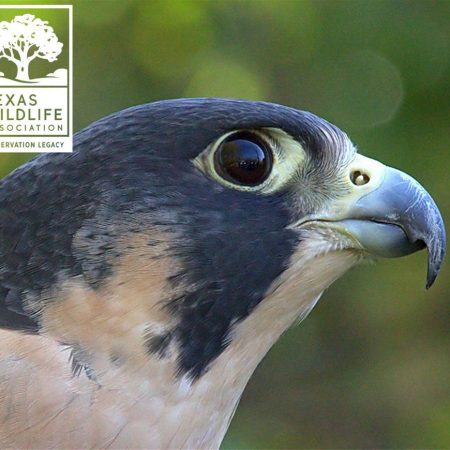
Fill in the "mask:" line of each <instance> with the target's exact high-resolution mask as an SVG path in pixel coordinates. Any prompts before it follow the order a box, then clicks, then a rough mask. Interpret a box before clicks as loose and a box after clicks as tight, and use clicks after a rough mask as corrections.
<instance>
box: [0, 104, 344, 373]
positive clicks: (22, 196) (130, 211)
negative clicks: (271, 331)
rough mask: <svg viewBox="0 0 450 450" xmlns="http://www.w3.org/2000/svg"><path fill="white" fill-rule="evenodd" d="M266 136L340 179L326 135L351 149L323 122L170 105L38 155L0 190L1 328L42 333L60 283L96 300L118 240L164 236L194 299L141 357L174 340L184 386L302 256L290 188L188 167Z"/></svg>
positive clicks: (271, 110) (256, 109) (173, 305)
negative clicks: (288, 141)
mask: <svg viewBox="0 0 450 450" xmlns="http://www.w3.org/2000/svg"><path fill="white" fill-rule="evenodd" d="M261 127H275V128H280V129H282V130H284V131H285V132H287V133H288V134H290V135H291V136H293V137H294V138H295V139H297V140H298V141H299V142H301V143H302V144H303V146H304V148H305V149H306V151H308V152H309V153H310V154H311V157H312V158H313V159H314V160H315V161H316V163H317V164H318V165H319V166H320V165H321V164H322V165H323V166H326V165H328V166H329V167H334V166H335V165H336V161H337V160H338V159H339V158H340V157H341V155H340V153H339V152H340V149H339V146H338V145H336V146H331V145H330V141H329V137H327V135H326V134H324V131H325V132H326V133H328V135H331V136H332V137H333V138H334V139H336V140H337V141H339V140H341V141H342V142H344V141H345V139H346V137H345V135H344V134H343V133H342V132H340V131H339V130H338V129H337V128H335V127H334V126H332V125H330V124H329V123H327V122H326V121H324V120H322V119H320V118H318V117H316V116H314V115H312V114H310V113H306V112H301V111H297V110H294V109H291V108H287V107H282V106H279V105H274V104H269V103H261V102H249V101H237V100H223V99H192V100H189V99H187V100H173V101H165V102H157V103H153V104H148V105H142V106H138V107H134V108H130V109H127V110H124V111H121V112H119V113H117V114H113V115H111V116H109V117H106V118H104V119H102V120H99V121H98V122H96V123H94V124H92V125H91V126H89V127H87V128H86V129H84V130H82V131H81V132H79V133H77V134H76V135H75V137H74V153H73V154H46V155H41V156H38V157H37V158H35V159H34V160H32V161H30V162H29V163H27V164H25V165H24V166H22V167H20V168H18V169H17V170H16V171H14V172H13V173H12V174H10V175H9V176H7V177H6V178H5V179H4V180H2V181H1V183H0V264H1V265H0V326H1V327H5V328H12V329H17V330H23V331H28V332H38V331H39V326H40V324H39V311H40V310H41V309H42V308H43V307H44V306H45V302H46V300H45V299H46V298H47V297H48V296H49V295H48V293H49V292H51V291H52V290H53V289H55V288H56V287H57V285H58V283H59V282H60V281H61V280H64V279H67V278H70V277H73V276H82V277H83V278H84V280H85V281H86V282H87V283H88V284H89V285H90V286H91V287H92V289H97V288H98V287H99V286H101V285H102V283H103V282H104V280H105V279H107V278H108V276H109V275H110V273H111V267H112V266H113V264H114V261H115V258H117V257H118V256H120V255H119V253H118V252H119V250H118V247H117V241H118V239H119V238H120V236H123V235H124V234H127V233H136V232H139V231H142V230H145V229H149V228H150V227H151V226H156V227H160V228H161V229H163V230H164V231H166V232H167V233H168V234H170V236H171V237H172V241H171V247H170V252H171V254H172V255H174V256H176V257H177V258H178V259H179V260H180V261H181V266H182V270H181V272H180V273H178V274H176V275H175V276H172V277H171V279H170V280H169V281H170V282H171V283H172V285H173V286H174V287H180V286H183V285H188V286H191V289H190V290H189V291H186V292H184V293H183V295H181V296H178V297H177V298H167V299H162V300H164V301H165V303H166V307H167V308H168V310H170V312H171V313H172V314H174V315H175V316H176V317H177V318H178V321H177V326H176V327H175V328H174V329H173V330H170V331H169V333H168V334H167V335H165V336H160V337H159V338H158V337H157V338H154V339H153V340H151V341H149V349H150V351H154V352H157V353H159V354H160V355H161V356H162V355H164V349H163V348H162V345H164V346H167V343H168V341H170V339H176V340H177V342H178V343H179V344H180V346H181V353H180V361H179V370H180V373H188V374H190V375H191V376H193V377H196V376H199V375H200V374H201V373H202V372H203V371H204V370H205V368H206V367H207V365H208V363H209V362H210V361H211V360H212V359H214V358H215V357H216V356H217V355H218V354H220V352H221V351H222V350H223V348H224V347H225V346H226V345H227V336H228V332H229V329H230V326H231V324H232V323H235V322H236V321H239V320H242V319H243V318H245V317H246V316H247V315H248V314H249V313H250V312H251V311H252V310H253V309H254V308H255V306H256V305H257V304H258V303H259V302H260V301H261V300H262V299H263V296H264V293H265V292H266V290H267V288H268V287H269V286H270V284H271V283H272V282H273V280H274V279H276V277H278V276H279V275H280V273H281V272H282V271H283V270H284V269H285V268H286V265H287V264H288V261H289V258H290V256H291V254H292V252H293V249H294V247H295V246H296V244H297V239H298V238H297V236H296V235H295V234H294V233H293V232H292V231H290V230H288V229H287V228H286V225H287V224H288V223H289V222H290V221H292V217H291V215H292V208H290V207H289V202H290V201H291V199H290V196H289V189H288V187H287V188H286V189H285V191H284V192H279V193H277V194H276V195H267V196H261V195H259V196H258V195H255V194H254V193H248V192H241V191H237V190H232V189H227V188H225V187H223V186H220V185H218V184H217V183H215V182H213V181H212V180H210V179H208V178H207V177H205V176H204V175H203V174H201V173H200V172H199V171H198V170H197V169H196V168H195V167H194V166H193V164H192V163H191V160H192V159H193V158H195V157H196V156H197V155H198V154H199V153H200V152H201V151H202V150H203V149H204V148H206V147H207V146H208V145H209V144H210V143H211V142H212V141H214V140H215V139H217V138H219V137H220V136H221V135H223V134H224V133H226V132H228V131H231V130H235V129H246V128H248V129H253V128H261ZM269 210H270V214H267V211H269ZM304 212H306V211H304ZM297 213H298V214H301V213H302V212H301V211H300V212H297ZM261 217H264V220H260V219H261ZM149 245H152V243H151V242H150V241H149ZM248 267H253V269H252V270H248ZM158 342H159V343H160V345H159V344H158Z"/></svg>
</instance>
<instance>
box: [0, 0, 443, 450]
mask: <svg viewBox="0 0 450 450" xmlns="http://www.w3.org/2000/svg"><path fill="white" fill-rule="evenodd" d="M56 2H57V1H56V0H52V1H51V2H49V3H53V4H54V3H56ZM15 3H17V1H16V2H15ZM24 3H26V4H30V3H33V2H32V1H30V0H27V1H26V2H24ZM35 3H36V4H42V3H43V1H42V0H40V1H39V2H35ZM61 3H67V2H61ZM55 20H56V18H55ZM61 26H63V25H62V24H58V27H61ZM55 30H56V25H55ZM449 59H450V2H448V1H431V0H429V1H378V0H360V1H354V0H318V1H307V0H299V1H290V0H279V1H277V0H245V1H244V0H242V1H236V0H229V1H223V0H211V1H190V0H182V1H175V0H165V1H160V0H148V1H145V0H141V1H136V0H118V1H107V0H104V1H103V0H99V1H81V0H78V1H77V2H75V4H74V125H75V126H74V128H75V130H79V129H81V128H82V127H84V126H86V125H88V124H89V123H90V122H92V121H93V120H95V119H98V118H100V117H102V116H104V115H106V114H109V113H111V112H113V111H117V110H119V109H122V108H125V107H128V106H131V105H135V104H139V103H144V102H150V101H153V100H159V99H165V98H174V97H186V96H224V97H238V98H247V99H258V100H268V101H273V102H278V103H283V104H287V105H290V106H293V107H297V108H300V109H306V110H310V111H312V112H314V113H316V114H318V115H321V116H323V117H325V118H326V119H328V120H330V121H331V122H333V123H335V124H336V125H338V126H340V127H341V128H342V129H344V130H345V131H346V132H347V133H348V134H349V135H350V137H351V138H352V139H353V141H354V142H355V143H356V144H357V146H358V148H359V149H360V151H361V153H364V154H365V155H367V156H370V157H373V158H376V159H380V160H381V161H383V162H385V163H387V164H389V165H392V166H395V167H399V168H401V169H402V170H404V171H406V172H408V173H410V174H411V175H413V176H414V177H415V178H417V179H418V180H420V181H421V183H422V184H423V185H424V186H426V188H427V189H428V190H429V192H430V193H431V194H432V195H433V196H434V198H435V200H436V202H437V204H438V205H439V206H440V208H441V211H442V213H443V215H444V219H445V220H446V222H447V224H448V223H450V200H449V179H450V174H449V169H450V164H449V159H450V151H449V149H450V83H449V82H450V60H449ZM56 66H57V63H54V68H55V69H56V68H57V67H56ZM31 156H32V155H26V154H25V155H18V154H3V155H0V167H1V169H0V175H2V176H3V175H5V174H6V173H8V172H9V171H10V170H12V169H13V168H14V167H16V166H17V165H19V164H21V163H22V162H24V161H25V160H26V159H28V158H30V157H31ZM425 259H426V258H425V254H424V253H421V254H416V255H413V256H410V257H408V258H405V259H401V260H383V261H381V262H379V263H378V264H377V265H364V266H361V267H359V268H357V269H355V270H353V271H352V272H351V273H349V274H347V275H346V276H345V277H344V278H343V279H341V280H340V281H338V282H337V283H335V285H334V286H333V287H332V288H331V289H329V291H328V292H326V294H325V295H324V296H323V298H322V301H321V302H320V303H319V305H318V306H317V307H316V308H315V310H314V311H313V313H312V314H311V316H310V317H309V318H308V319H307V320H306V321H305V322H304V323H303V324H301V326H299V327H296V328H295V329H293V330H290V331H288V332H287V333H286V334H285V336H284V337H283V338H282V339H281V341H280V342H279V343H278V344H277V345H276V346H275V347H274V349H273V350H272V351H271V353H270V354H269V355H268V357H267V358H266V359H265V360H264V361H263V363H262V364H261V365H260V367H259V368H258V370H257V371H256V373H255V376H254V377H253V378H252V380H251V382H250V384H249V386H248V388H247V390H246V391H245V394H244V397H243V399H242V402H241V405H240V407H239V408H238V411H237V413H236V416H235V419H234V420H233V422H232V425H231V428H230V430H229V432H228V434H227V437H226V439H225V442H224V444H223V448H226V449H235V448H236V449H237V448H450V357H449V356H450V332H449V323H450V321H449V317H450V314H449V313H450V293H449V292H450V267H449V264H448V263H446V264H444V267H443V270H442V273H441V275H440V277H439V279H438V281H437V283H436V285H435V286H434V287H433V288H432V289H431V291H429V292H426V291H425V289H424V285H425V271H426V267H425V265H426V261H425Z"/></svg>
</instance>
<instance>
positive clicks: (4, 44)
mask: <svg viewBox="0 0 450 450" xmlns="http://www.w3.org/2000/svg"><path fill="white" fill-rule="evenodd" d="M52 9H53V10H58V11H59V12H60V18H61V17H63V18H64V20H67V24H65V25H66V27H67V30H68V35H65V36H64V38H63V39H61V36H58V33H57V32H55V30H54V29H53V26H52V23H49V21H47V20H45V19H42V18H41V17H40V15H39V13H40V12H41V16H42V17H45V15H46V12H47V13H48V10H52ZM60 20H61V19H60ZM72 21H73V19H72V5H0V153H6V152H8V153H10V152H16V153H25V152H33V153H34V152H37V153H49V152H72V150H73V146H72V136H73V117H72V112H73V108H72V104H73V103H72V73H73V70H72V60H73V51H72V37H73V31H72V30H73V23H72ZM66 41H68V42H66ZM63 52H66V53H65V60H66V61H68V67H67V64H64V63H62V62H61V61H59V60H58V58H59V57H60V56H61V55H64V53H63ZM67 57H68V58H67ZM37 60H44V61H46V62H47V63H48V64H47V66H46V67H51V68H52V69H51V70H50V71H49V72H48V73H42V74H39V76H37V77H36V71H34V76H33V77H31V76H30V70H29V69H30V67H31V65H32V64H33V63H34V62H35V61H37ZM4 69H5V71H6V69H7V70H8V73H6V74H5V73H4Z"/></svg>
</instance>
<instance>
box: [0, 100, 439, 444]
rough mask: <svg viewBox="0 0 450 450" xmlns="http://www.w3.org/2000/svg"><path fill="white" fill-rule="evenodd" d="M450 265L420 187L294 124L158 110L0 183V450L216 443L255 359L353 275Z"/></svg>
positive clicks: (263, 109)
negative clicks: (407, 260)
mask: <svg viewBox="0 0 450 450" xmlns="http://www.w3.org/2000/svg"><path fill="white" fill-rule="evenodd" d="M425 247H426V248H427V250H428V277H427V286H428V287H429V286H431V284H432V283H433V281H434V280H435V278H436V276H437V274H438V272H439V268H440V265H441V262H442V260H443V257H444V252H445V231H444V226H443V222H442V218H441V215H440V213H439V211H438V209H437V207H436V205H435V203H434V201H433V200H432V198H431V197H430V195H429V194H428V193H427V192H426V191H425V190H424V188H422V187H421V186H420V185H419V183H418V182H417V181H415V180H414V179H413V178H411V177H410V176H408V175H406V174H404V173H403V172H400V171H399V170H396V169H393V168H390V167H387V166H385V165H383V164H381V163H380V162H377V161H375V160H373V159H369V158H366V157H364V156H361V155H360V154H358V153H357V151H356V149H355V146H354V145H353V144H352V142H351V141H350V140H349V138H348V137H347V135H346V134H345V133H343V132H342V131H341V130H339V129H338V128H337V127H335V126H334V125H332V124H330V123H328V122H327V121H325V120H323V119H321V118H319V117H317V116H315V115H313V114H311V113H309V112H304V111H299V110H296V109H292V108H289V107H285V106H280V105H276V104H271V103H263V102H251V101H244V100H225V99H181V100H170V101H161V102H156V103H151V104H146V105H141V106H137V107H133V108H129V109H126V110H123V111H120V112H118V113H116V114H113V115H111V116H108V117H106V118H103V119H101V120H99V121H97V122H95V123H93V124H92V125H90V126H88V127H87V128H85V129H84V130H82V131H80V132H79V133H77V134H76V135H75V138H74V152H73V153H72V154H43V155H41V156H38V157H37V158H35V159H33V160H31V161H30V162H28V163H26V164H24V165H23V166H21V167H19V168H18V169H16V170H15V171H14V172H12V173H11V174H10V175H8V176H7V177H6V178H4V179H3V180H2V181H0V328H1V330H0V380H1V382H0V447H1V448H7V447H11V448H46V449H50V448H55V449H61V448H77V449H81V448H147V449H148V448H154V449H156V448H158V449H162V448H190V449H193V448H208V449H210V448H218V447H219V445H220V443H221V441H222V439H223V436H224V435H225V433H226V430H227V428H228V425H229V423H230V421H231V418H232V416H233V414H234V412H235V410H236V407H237V405H238V402H239V399H240V397H241V394H242V392H243V390H244V388H245V385H246V384H247V382H248V380H249V378H250V377H251V375H252V373H253V371H254V370H255V368H256V366H257V365H258V363H259V362H260V361H261V360H262V358H263V357H264V355H265V354H266V353H267V351H268V350H269V349H270V347H271V346H272V345H273V344H274V343H275V342H276V341H277V339H278V338H279V337H280V335H281V334H282V333H283V332H284V331H285V330H286V329H287V328H289V326H290V325H292V324H293V323H295V322H297V321H299V320H301V319H303V318H304V317H306V315H307V314H308V313H309V312H310V311H311V309H312V308H313V307H314V305H315V304H316V302H317V301H318V299H319V298H320V296H321V294H322V292H323V291H324V290H325V289H326V288H327V287H328V286H329V285H330V284H331V283H332V282H333V281H334V280H336V279H337V278H339V277H340V276H341V275H342V274H343V273H344V272H346V271H347V270H348V269H350V268H351V267H352V266H354V265H356V264H357V263H358V262H360V261H362V260H364V259H366V258H371V257H373V256H383V257H397V256H403V255H407V254H409V253H412V252H415V251H417V250H420V249H422V248H425Z"/></svg>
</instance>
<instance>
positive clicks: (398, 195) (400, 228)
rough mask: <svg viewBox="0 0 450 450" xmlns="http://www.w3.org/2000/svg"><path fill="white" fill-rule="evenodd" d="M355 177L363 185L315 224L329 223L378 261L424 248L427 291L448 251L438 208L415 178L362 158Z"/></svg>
mask: <svg viewBox="0 0 450 450" xmlns="http://www.w3.org/2000/svg"><path fill="white" fill-rule="evenodd" d="M355 171H356V173H360V174H362V175H361V176H360V182H361V185H357V184H354V185H353V186H352V189H351V194H350V195H347V196H346V197H345V198H343V199H341V200H340V201H339V202H338V206H337V208H333V210H334V213H333V211H329V212H328V214H325V215H324V216H322V217H320V216H319V217H315V218H314V219H313V220H314V221H319V222H329V223H328V224H327V225H330V226H331V227H332V228H333V229H338V230H339V231H341V232H343V233H344V234H346V235H349V236H351V237H352V238H354V239H356V240H357V241H358V242H359V243H360V245H361V246H362V247H363V248H364V250H366V251H367V252H369V253H372V254H374V255H376V256H383V257H398V256H405V255H408V254H410V253H413V252H416V251H418V250H420V249H422V248H425V247H426V248H427V250H428V273H427V283H426V287H427V289H428V288H429V287H431V285H432V284H433V283H434V281H435V279H436V277H437V275H438V273H439V270H440V267H441V264H442V261H443V259H444V255H445V246H446V238H445V228H444V223H443V220H442V216H441V214H440V212H439V210H438V208H437V206H436V204H435V202H434V201H433V199H432V198H431V196H430V194H428V192H427V191H426V190H425V189H424V188H423V187H422V186H421V185H420V184H419V183H418V182H417V181H416V180H414V178H412V177H410V176H409V175H407V174H405V173H403V172H401V171H399V170H397V169H393V168H391V167H387V166H384V165H383V164H381V163H379V162H377V161H374V160H371V159H369V158H366V157H364V156H362V155H358V156H357V158H356V159H355V162H354V163H353V164H352V167H351V173H355ZM364 180H367V181H366V183H364V184H362V183H363V182H364ZM356 181H358V180H356Z"/></svg>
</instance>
